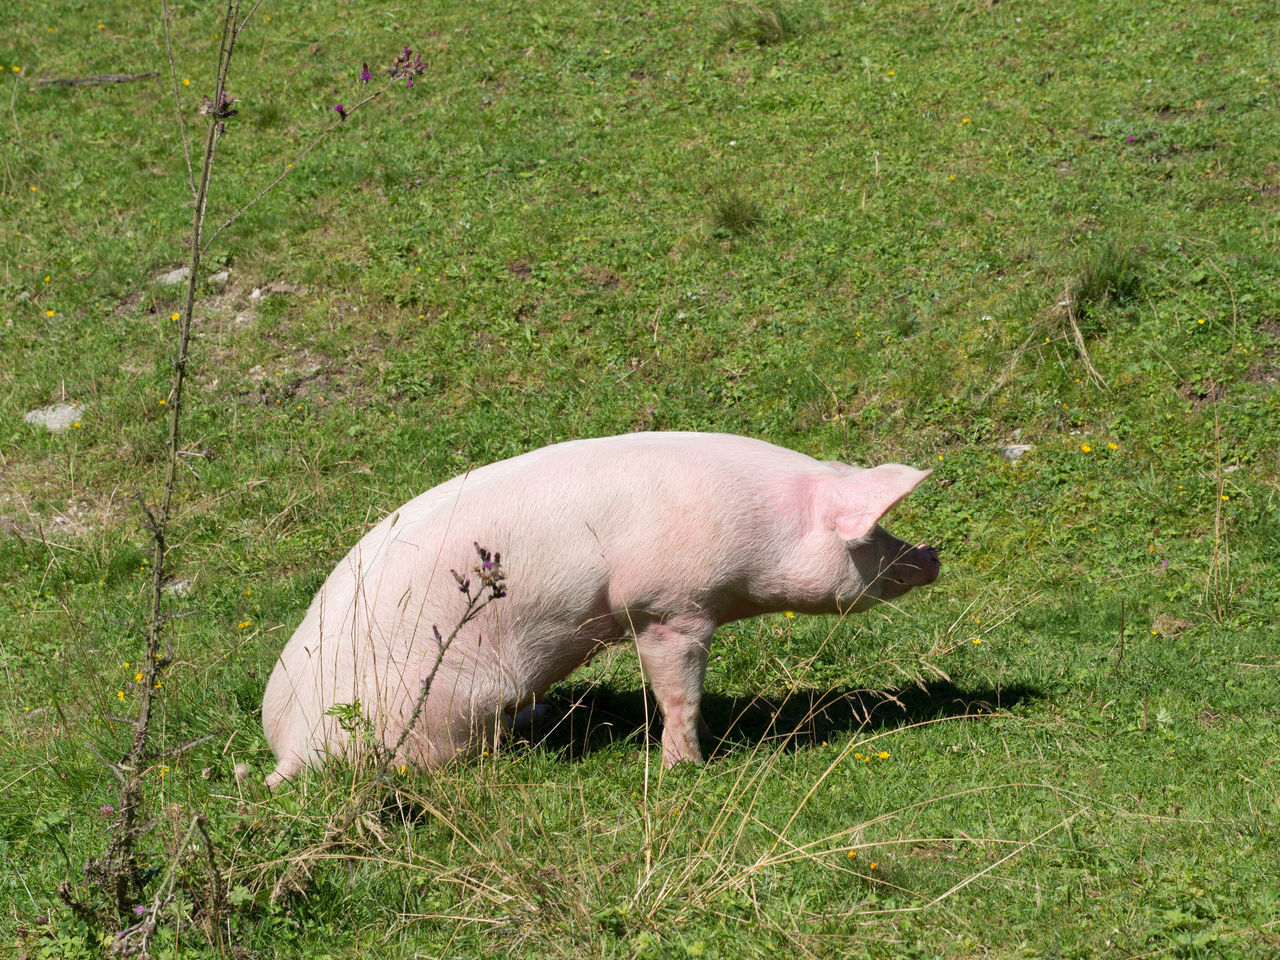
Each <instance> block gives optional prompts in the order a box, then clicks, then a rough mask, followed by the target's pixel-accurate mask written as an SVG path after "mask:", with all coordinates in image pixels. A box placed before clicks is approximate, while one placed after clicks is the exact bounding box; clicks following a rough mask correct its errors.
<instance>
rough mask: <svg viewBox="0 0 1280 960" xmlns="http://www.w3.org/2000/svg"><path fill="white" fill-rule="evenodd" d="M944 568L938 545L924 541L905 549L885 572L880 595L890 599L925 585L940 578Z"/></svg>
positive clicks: (884, 598)
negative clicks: (939, 575) (883, 584)
mask: <svg viewBox="0 0 1280 960" xmlns="http://www.w3.org/2000/svg"><path fill="white" fill-rule="evenodd" d="M941 570H942V561H941V560H939V559H938V549H937V547H933V546H930V545H929V544H927V543H922V544H920V545H919V546H918V547H911V548H910V549H907V550H905V551H903V553H902V554H901V555H900V556H899V557H898V559H897V560H895V561H894V562H893V565H892V566H890V567H889V569H888V571H886V573H885V580H886V581H887V583H886V584H885V588H886V589H884V590H882V591H881V594H880V597H881V599H883V600H889V599H892V598H893V597H896V596H900V595H901V594H904V593H906V592H907V591H908V590H910V589H911V588H912V587H923V586H926V585H927V584H930V583H933V581H935V580H937V579H938V573H939V572H940V571H941Z"/></svg>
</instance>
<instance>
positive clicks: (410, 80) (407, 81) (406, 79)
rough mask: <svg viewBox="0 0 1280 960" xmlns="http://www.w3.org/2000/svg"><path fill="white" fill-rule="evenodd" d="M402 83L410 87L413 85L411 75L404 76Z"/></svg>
mask: <svg viewBox="0 0 1280 960" xmlns="http://www.w3.org/2000/svg"><path fill="white" fill-rule="evenodd" d="M404 85H405V86H406V87H412V86H413V77H405V78H404Z"/></svg>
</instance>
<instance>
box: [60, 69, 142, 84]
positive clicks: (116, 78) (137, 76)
mask: <svg viewBox="0 0 1280 960" xmlns="http://www.w3.org/2000/svg"><path fill="white" fill-rule="evenodd" d="M158 76H160V71H159V70H148V71H147V72H146V73H95V74H93V76H89V77H37V78H36V85H37V86H40V87H96V86H100V85H101V84H104V83H131V82H133V81H134V80H150V79H151V78H152V77H158Z"/></svg>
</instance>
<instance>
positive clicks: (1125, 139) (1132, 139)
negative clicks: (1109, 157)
mask: <svg viewBox="0 0 1280 960" xmlns="http://www.w3.org/2000/svg"><path fill="white" fill-rule="evenodd" d="M1136 139H1138V138H1137V137H1134V136H1128V137H1125V138H1124V142H1125V143H1133V141H1134V140H1136Z"/></svg>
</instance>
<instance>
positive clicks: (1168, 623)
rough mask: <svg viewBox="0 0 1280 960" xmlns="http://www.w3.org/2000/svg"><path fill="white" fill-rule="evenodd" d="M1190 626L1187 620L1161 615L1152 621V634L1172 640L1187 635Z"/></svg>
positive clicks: (1171, 615) (1165, 614)
mask: <svg viewBox="0 0 1280 960" xmlns="http://www.w3.org/2000/svg"><path fill="white" fill-rule="evenodd" d="M1190 626H1191V624H1189V623H1188V622H1187V621H1186V620H1180V619H1179V618H1177V617H1175V616H1174V615H1173V614H1171V613H1161V614H1158V615H1157V616H1156V618H1155V619H1154V620H1152V621H1151V632H1152V633H1155V634H1159V635H1160V636H1162V637H1165V638H1166V639H1170V640H1172V639H1174V638H1176V637H1180V636H1182V634H1184V633H1186V631H1187V629H1188V628H1189V627H1190Z"/></svg>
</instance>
